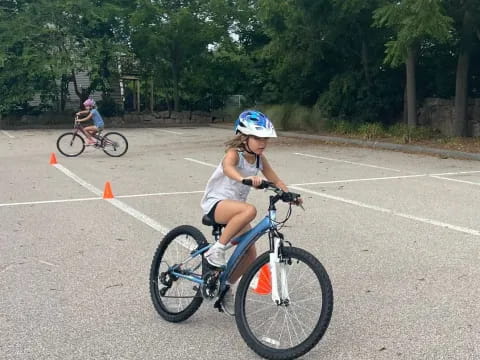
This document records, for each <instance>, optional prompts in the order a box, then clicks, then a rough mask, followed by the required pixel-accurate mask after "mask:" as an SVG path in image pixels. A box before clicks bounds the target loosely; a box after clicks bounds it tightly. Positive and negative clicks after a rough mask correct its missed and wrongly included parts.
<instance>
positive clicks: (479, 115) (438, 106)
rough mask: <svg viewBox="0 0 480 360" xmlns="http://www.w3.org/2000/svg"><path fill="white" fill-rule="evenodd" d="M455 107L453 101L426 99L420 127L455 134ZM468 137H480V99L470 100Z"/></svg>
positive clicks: (421, 112) (420, 116)
mask: <svg viewBox="0 0 480 360" xmlns="http://www.w3.org/2000/svg"><path fill="white" fill-rule="evenodd" d="M454 118H455V105H454V100H453V99H451V100H450V99H438V98H427V99H425V101H424V103H423V106H422V108H421V109H420V114H419V116H418V123H419V125H423V126H431V127H433V128H435V129H438V130H440V131H441V132H442V134H444V135H447V136H450V135H452V134H453V120H454ZM467 121H468V126H467V131H468V133H467V135H468V136H480V99H469V102H468V110H467Z"/></svg>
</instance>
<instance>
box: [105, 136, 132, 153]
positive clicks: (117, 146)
mask: <svg viewBox="0 0 480 360" xmlns="http://www.w3.org/2000/svg"><path fill="white" fill-rule="evenodd" d="M102 148H103V151H104V152H105V154H107V155H109V156H113V157H119V156H122V155H123V154H125V153H126V152H127V150H128V141H127V139H126V138H125V136H123V135H122V134H120V133H118V132H109V133H107V134H105V136H104V137H103V139H102Z"/></svg>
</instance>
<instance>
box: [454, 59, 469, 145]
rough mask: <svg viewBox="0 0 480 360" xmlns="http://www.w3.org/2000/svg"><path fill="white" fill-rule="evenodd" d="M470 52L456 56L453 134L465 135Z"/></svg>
mask: <svg viewBox="0 0 480 360" xmlns="http://www.w3.org/2000/svg"><path fill="white" fill-rule="evenodd" d="M469 65H470V54H469V52H468V51H463V52H462V53H461V54H460V56H459V57H458V63H457V74H456V81H455V116H454V120H453V135H454V136H465V135H467V102H468V68H469Z"/></svg>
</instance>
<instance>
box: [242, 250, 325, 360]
mask: <svg viewBox="0 0 480 360" xmlns="http://www.w3.org/2000/svg"><path fill="white" fill-rule="evenodd" d="M282 251H283V258H286V259H291V260H296V261H297V263H298V262H300V261H301V262H302V263H304V264H305V265H306V266H308V268H310V270H311V271H312V273H313V274H315V276H316V278H317V280H318V282H319V284H320V288H321V298H322V307H321V310H320V311H319V316H318V321H317V322H316V325H315V326H314V327H313V330H312V332H311V333H310V334H309V335H308V336H307V337H306V339H305V340H304V341H302V342H301V343H299V344H298V345H296V346H293V347H291V348H284V349H279V348H276V347H272V346H268V345H267V344H265V337H264V339H263V340H264V341H263V342H262V339H259V338H257V336H255V334H254V331H253V330H252V329H251V326H250V325H249V322H248V319H247V315H246V313H245V306H246V305H245V302H246V297H247V292H248V291H249V289H250V291H252V290H251V281H252V280H253V281H255V280H254V277H255V275H256V274H257V272H259V271H260V270H261V268H262V266H264V265H266V264H268V263H269V253H268V252H265V253H263V254H262V255H260V256H259V257H258V258H257V260H255V262H254V263H253V264H252V265H251V267H250V268H249V270H248V271H247V272H246V274H245V275H244V276H243V277H242V280H241V281H240V284H239V286H238V289H237V294H236V299H235V314H236V315H235V320H236V323H237V327H238V330H239V332H240V334H241V336H242V338H243V339H244V340H245V342H246V343H247V345H248V346H249V347H250V348H251V349H252V350H253V351H254V352H255V353H257V354H258V355H260V356H262V357H264V358H266V359H272V360H273V359H274V360H287V359H296V358H298V357H299V356H302V355H304V354H306V353H307V352H309V351H310V350H311V349H312V348H313V347H314V346H315V345H317V344H318V342H319V341H320V340H321V338H322V337H323V335H324V334H325V332H326V330H327V328H328V325H329V323H330V319H331V316H332V311H333V289H332V285H331V282H330V279H329V277H328V274H327V272H326V270H325V268H324V267H323V265H322V264H321V263H320V262H319V261H318V260H317V259H316V258H315V257H314V256H313V255H312V254H310V253H308V252H307V251H305V250H303V249H299V248H294V247H286V248H284V249H283V250H282ZM289 275H290V273H289ZM292 277H294V276H293V275H292ZM300 283H301V284H302V282H301V281H300ZM289 287H290V285H289ZM289 291H290V290H289ZM263 295H265V293H264V294H263ZM255 296H257V295H255ZM290 299H291V300H292V302H291V305H290V306H292V307H294V306H296V305H294V301H293V296H292V294H290ZM269 301H271V303H270V305H272V307H275V306H277V305H276V304H274V303H273V301H272V300H271V295H267V298H266V303H267V304H268V302H269ZM270 305H268V306H270ZM302 305H303V303H302ZM255 306H257V307H261V305H258V304H255ZM277 308H278V310H277V315H278V312H279V311H280V306H277ZM283 308H284V309H287V307H283ZM300 308H301V307H300ZM258 311H259V310H258ZM258 311H257V310H256V311H255V312H258ZM284 311H285V312H286V311H287V310H284ZM292 311H295V310H292ZM252 315H253V314H252ZM277 315H276V316H277ZM255 316H258V314H255ZM258 317H259V318H260V316H258ZM267 319H268V320H270V319H271V318H268V317H267ZM285 319H287V320H285ZM285 319H284V321H286V322H287V327H288V326H289V323H288V316H287V315H285ZM290 319H291V320H290V321H291V324H292V325H294V322H295V321H297V322H298V323H299V324H300V327H301V324H302V322H300V320H299V317H298V316H297V315H296V314H295V315H294V316H292V317H291V318H290ZM275 320H276V318H274V319H272V321H275ZM254 321H258V319H257V318H255V319H254V318H253V316H252V323H253V322H254ZM314 321H315V320H314ZM284 324H285V322H284ZM260 326H263V323H262V325H260ZM271 327H272V325H270V327H269V329H268V331H267V334H268V332H269V331H271ZM304 332H305V331H304ZM282 333H283V330H282ZM295 334H296V333H295ZM281 336H282V335H281V334H280V338H281ZM297 338H298V336H297ZM290 340H291V339H290ZM270 341H271V343H272V344H274V342H273V341H272V340H270ZM278 343H279V342H278Z"/></svg>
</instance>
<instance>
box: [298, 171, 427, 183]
mask: <svg viewBox="0 0 480 360" xmlns="http://www.w3.org/2000/svg"><path fill="white" fill-rule="evenodd" d="M425 176H427V174H420V175H404V176H386V177H376V178H363V179H346V180H332V181H317V182H310V183H303V184H290V185H289V186H304V185H322V184H337V183H350V182H360V181H376V180H392V179H408V178H416V177H425Z"/></svg>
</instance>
